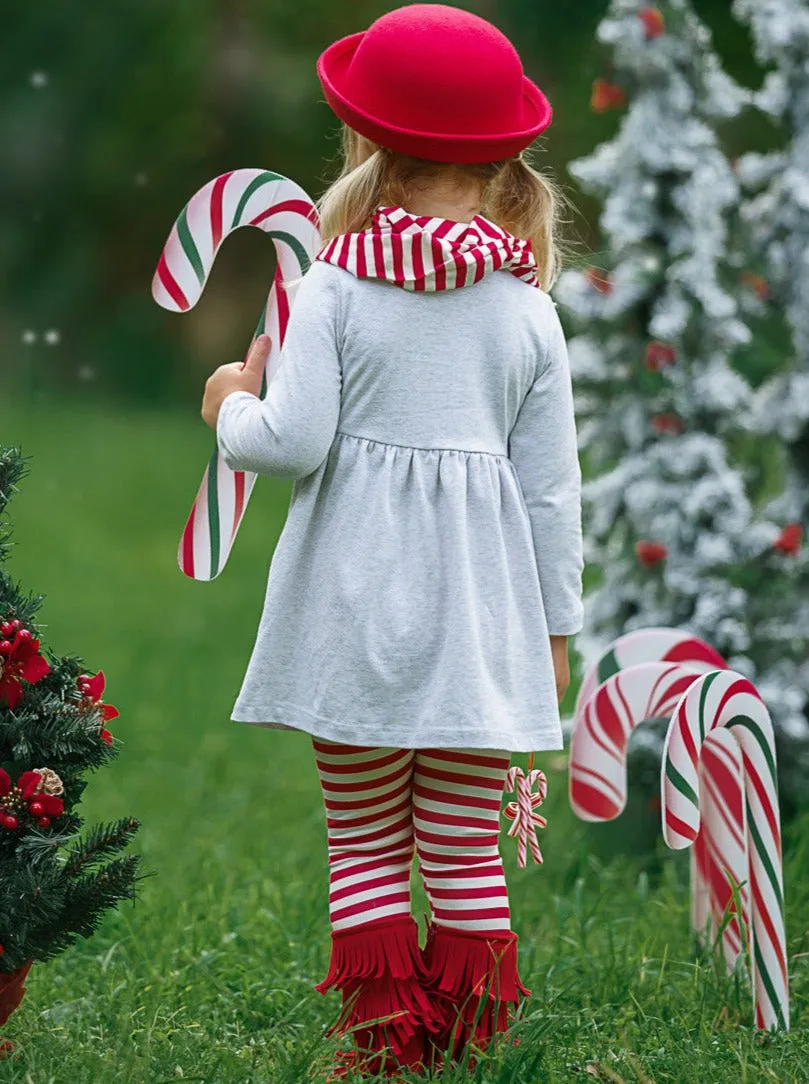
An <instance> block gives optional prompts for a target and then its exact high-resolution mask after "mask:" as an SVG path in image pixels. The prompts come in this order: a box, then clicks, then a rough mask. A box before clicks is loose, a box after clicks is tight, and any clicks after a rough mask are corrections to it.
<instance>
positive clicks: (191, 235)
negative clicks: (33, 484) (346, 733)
mask: <svg viewBox="0 0 809 1084" xmlns="http://www.w3.org/2000/svg"><path fill="white" fill-rule="evenodd" d="M241 226H255V227H257V228H258V229H260V230H263V231H264V233H266V234H267V236H268V237H270V238H271V239H272V241H273V244H274V246H275V254H276V259H277V263H276V269H275V277H274V279H273V283H272V286H271V288H270V292H269V295H268V297H267V302H266V304H265V306H264V310H263V311H262V313H261V316H260V318H259V322H258V327H257V328H256V332H255V335H254V336H253V340H252V341H253V342H255V340H256V339H257V338H258V337H259V335H261V334H262V333H264V332H266V333H267V334H268V335H270V338H271V340H272V344H271V348H270V354H269V357H268V358H267V365H266V370H265V385H266V386H269V384H270V382H271V380H272V378H273V376H274V375H275V372H276V369H277V367H278V360H279V355H280V352H281V347H282V346H283V342H284V337H285V335H286V328H287V322H288V320H289V312H290V306H291V304H292V302H293V300H294V293H293V292H291V291H287V290H286V289H285V285H286V283H287V282H288V281H289V280H290V279H292V278H300V277H301V276H302V275H304V274H305V272H306V271H307V269H308V268H309V265H310V263H311V262H312V260H313V258H314V256H315V254H316V253H317V252H318V251H319V249H320V247H321V244H320V231H319V223H318V217H317V211H316V209H315V205H314V203H313V201H312V199H311V198H310V197H309V196H308V195H307V194H306V192H304V190H303V189H302V188H301V187H300V186H299V185H297V184H295V182H294V181H291V180H289V179H288V178H287V177H282V176H281V174H279V173H272V172H270V171H269V170H264V169H236V170H232V171H231V172H230V173H223V174H222V175H221V176H219V177H216V178H214V180H212V181H210V182H209V183H208V184H206V185H205V187H204V188H201V189H200V190H199V191H198V192H197V193H196V194H195V195H194V196H192V197H191V199H190V200H189V202H188V203H187V204H186V206H185V208H184V209H183V211H182V212H181V214H180V216H179V218H178V219H177V221H176V222H175V223H174V226H173V227H172V229H171V233H170V234H169V238H168V241H167V242H166V244H165V247H164V249H163V252H162V254H161V256H160V261H159V263H158V265H157V270H156V271H155V274H154V278H153V280H152V296H153V297H154V299H155V301H156V302H157V303H158V305H160V306H162V308H164V309H168V310H169V311H171V312H187V311H188V309H190V308H193V306H194V305H195V304H196V303H197V301H198V300H199V298H200V296H201V295H202V291H203V290H204V288H205V284H206V283H207V281H208V276H209V275H210V271H211V268H212V267H213V263H214V259H215V258H216V254H217V252H218V251H219V249H220V247H221V245H222V243H223V241H224V240H225V238H226V237H228V236H229V235H230V234H231V233H232V232H233V231H234V230H236V229H239V227H241ZM251 346H252V343H251ZM248 352H249V351H248ZM245 357H246V355H245ZM255 480H256V475H255V474H252V473H250V472H248V471H232V470H231V469H230V468H229V467H228V466H227V465H226V464H225V462H224V461H223V459H222V457H221V456H220V455H219V449H218V448H214V452H213V455H212V456H211V459H210V462H209V463H208V467H207V469H206V471H205V474H204V475H203V478H202V484H201V486H200V488H199V491H198V493H197V497H196V500H195V501H194V505H193V507H192V509H191V514H190V516H189V517H188V522H187V523H186V525H185V530H184V531H183V535H182V539H181V541H180V548H179V552H178V555H177V559H178V563H179V566H180V568H181V569H182V571H183V572H184V573H185V574H186V576H189V577H191V578H192V579H195V580H212V579H215V577H216V576H218V575H219V573H220V572H221V571H222V569H223V568H224V567H225V564H226V562H227V559H228V556H229V554H230V550H231V547H232V546H233V541H234V539H235V537H236V532H237V531H238V529H239V525H240V524H241V521H242V517H243V515H244V510H245V508H246V507H247V502H248V500H249V499H250V494H251V493H252V490H253V485H254V484H255Z"/></svg>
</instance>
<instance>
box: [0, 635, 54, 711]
mask: <svg viewBox="0 0 809 1084" xmlns="http://www.w3.org/2000/svg"><path fill="white" fill-rule="evenodd" d="M0 635H2V636H3V637H4V639H2V640H0V706H2V704H3V701H5V703H6V705H7V706H8V707H9V708H11V710H12V711H13V710H14V709H15V708H16V707H17V705H18V704H19V702H20V701H21V700H22V697H23V692H24V688H23V684H22V683H23V682H24V681H25V682H27V683H28V684H29V685H35V684H36V683H37V682H38V681H41V680H42V678H44V677H45V675H46V674H47V673H48V672H49V671H50V666H49V665H48V663H47V662H46V661H45V659H44V658H43V657H42V655H40V654H39V640H35V639H34V637H33V635H32V633H31V631H30V630H29V629H24V628H21V627H20V622H19V621H18V620H16V619H15V620H14V621H4V622H3V624H2V626H0ZM10 636H13V637H14V639H13V640H12V639H9V637H10Z"/></svg>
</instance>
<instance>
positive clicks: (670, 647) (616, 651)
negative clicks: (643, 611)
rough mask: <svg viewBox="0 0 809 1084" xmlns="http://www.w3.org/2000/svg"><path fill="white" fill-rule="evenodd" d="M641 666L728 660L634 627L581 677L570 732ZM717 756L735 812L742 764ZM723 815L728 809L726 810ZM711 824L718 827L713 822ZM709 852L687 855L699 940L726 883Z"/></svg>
mask: <svg viewBox="0 0 809 1084" xmlns="http://www.w3.org/2000/svg"><path fill="white" fill-rule="evenodd" d="M646 662H670V663H676V662H678V663H682V664H684V665H686V666H688V668H689V669H691V670H697V671H700V672H707V671H709V670H724V669H726V668H727V662H726V661H725V659H724V658H723V657H722V655H720V654H719V652H717V651H716V649H715V648H714V647H713V646H712V645H711V644H709V643H707V642H706V641H705V640H702V639H700V638H699V637H696V636H694V635H693V634H692V633H690V632H685V631H684V630H682V629H673V628H668V627H666V626H651V627H649V628H645V629H635V630H633V631H632V632H628V633H626V634H625V635H624V636H620V637H619V638H618V639H617V640H615V641H614V643H612V644H610V646H609V647H608V648H607V649H606V651H604V653H603V654H602V655H601V657H600V658H599V659H597V660H596V662H595V663H594V664H593V665H592V666H591V667H589V669H588V670H587V672H586V673H585V676H584V680H583V681H582V684H581V686H580V688H579V693H578V696H577V698H576V706H575V709H574V721H573V729H574V730H575V729H576V728H577V726H578V725H579V724H580V721H581V715H582V712H583V710H584V706H585V704H586V703H587V702H588V701H589V700H590V698H591V697H592V696H593V694H594V693H595V692H596V690H597V689H598V687H599V686H600V685H602V684H603V683H604V682H605V681H606V680H607V679H608V678H610V677H612V675H613V674H616V673H618V672H619V671H621V670H625V669H627V668H629V667H632V666H636V665H638V664H640V663H646ZM638 721H642V720H638ZM716 756H717V757H719V756H723V757H724V760H725V761H728V759H731V760H734V761H737V762H738V763H735V764H734V765H733V767H732V768H729V769H728V770H727V771H726V772H725V773H724V775H723V786H724V787H725V790H726V793H725V795H724V798H723V799H722V804H723V806H724V807H727V806H728V805H729V806H730V807H731V808H732V809H740V808H741V807H742V805H743V802H742V784H741V762H740V757H739V753H738V750H737V749H735V748H732V749H726V750H725V752H724V754H722V753H717V754H716ZM711 767H715V768H716V770H717V771H718V772H721V762H720V761H717V760H716V759H715V758H713V757H711V756H710V755H709V756H708V757H706V759H705V762H704V764H702V765H701V767H700V774H702V773H703V772H704V771H705V770H710V769H711ZM717 794H718V788H717V787H716V786H712V787H710V788H708V789H707V792H706V795H705V800H704V803H703V805H702V808H703V809H704V810H706V811H708V810H709V806H712V805H713V803H714V798H715V797H716V796H717ZM621 808H623V806H622V807H621ZM725 811H727V810H726V809H725ZM619 812H620V810H618V811H617V812H615V813H614V814H613V816H617V815H618V813H619ZM721 816H722V812H721V811H719V810H717V817H719V818H721ZM604 819H611V818H604ZM704 820H705V822H706V823H714V822H715V821H716V818H715V817H714V816H713V815H711V816H707V817H706V818H704ZM716 822H717V823H718V821H716ZM738 835H739V836H741V837H742V838H744V832H743V831H742V829H741V827H739V828H738ZM713 850H714V849H711V851H710V852H709V849H708V847H707V842H706V840H704V839H697V841H696V843H695V844H694V849H693V850H692V852H691V920H692V925H693V929H694V930H695V931H696V933H697V936H698V937H700V938H701V937H702V935H703V933H704V932H705V930H706V927H707V926H708V925H710V929H711V934H712V935H713V934H715V932H716V925H717V922H718V921H720V920H721V918H722V915H723V913H724V907H723V905H722V900H724V899H725V898H726V896H727V882H726V881H723V880H722V877H721V876H719V875H717V870H716V869H715V868H713V865H712V863H711V860H710V858H709V853H713ZM724 853H725V859H726V862H727V865H726V867H725V868H727V869H728V870H729V871H733V870H736V869H737V868H739V863H741V864H742V867H743V868H746V866H745V862H746V859H744V857H743V856H742V855H741V854H740V853H739V851H738V849H735V850H734V849H733V848H730V849H726V850H725V852H724ZM735 931H736V926H735V923H734V924H732V925H731V926H730V927H728V928H727V929H726V930H725V935H724V937H723V941H722V943H723V949H724V952H725V956H726V958H727V960H728V966H729V967H730V968H733V966H734V964H735V957H736V955H738V950H739V947H740V941H739V940H738V939H737V938H736V936H735Z"/></svg>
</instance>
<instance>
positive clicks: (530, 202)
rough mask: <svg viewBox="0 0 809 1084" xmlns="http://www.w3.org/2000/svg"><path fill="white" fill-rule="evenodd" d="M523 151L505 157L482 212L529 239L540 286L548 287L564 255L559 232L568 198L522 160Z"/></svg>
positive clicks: (552, 282) (557, 274) (559, 269)
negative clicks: (514, 155) (513, 155)
mask: <svg viewBox="0 0 809 1084" xmlns="http://www.w3.org/2000/svg"><path fill="white" fill-rule="evenodd" d="M524 153H525V152H523V154H520V155H517V156H516V157H515V158H509V159H507V160H506V162H505V163H504V164H503V166H502V168H501V169H500V170H499V171H498V172H497V173H496V174H495V176H494V178H493V179H492V180H491V181H490V183H489V185H488V187H487V189H486V194H485V197H484V201H483V207H482V209H481V213H482V214H483V215H484V216H485V217H486V218H488V219H490V220H491V221H492V222H496V223H497V225H498V226H501V227H502V228H503V229H504V230H508V231H509V232H510V233H513V234H514V235H515V236H516V237H523V238H525V239H527V240H530V242H531V247H532V248H533V250H534V259H535V260H536V262H537V267H538V270H539V278H540V282H541V283H542V288H543V289H544V290H550V288H551V286H553V284H554V282H556V280H557V278H558V277H559V273H560V272H561V270H562V266H563V263H564V258H565V255H566V250H565V248H564V246H563V244H562V242H561V241H560V239H559V232H560V226H561V223H562V221H563V220H562V217H561V212H562V210H563V209H564V208H566V207H567V206H568V200H567V198H566V197H565V196H564V195H563V193H562V191H561V189H560V188H558V187H557V186H556V184H554V182H553V181H551V180H550V179H549V178H548V177H545V176H544V175H543V174H542V173H540V172H539V170H537V169H535V168H534V167H533V166H532V165H531V164H530V163H529V162H527V161H526V160H525V158H524ZM564 221H566V220H564Z"/></svg>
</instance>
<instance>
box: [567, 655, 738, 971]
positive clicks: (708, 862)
mask: <svg viewBox="0 0 809 1084" xmlns="http://www.w3.org/2000/svg"><path fill="white" fill-rule="evenodd" d="M725 672H727V671H711V673H725ZM704 676H705V675H704V673H702V672H700V671H698V670H695V669H689V668H687V667H685V666H682V665H679V664H677V663H660V662H650V663H640V664H638V665H636V666H630V667H628V668H627V669H626V670H622V671H619V672H618V673H615V674H613V675H612V677H610V678H608V679H607V680H606V681H605V682H604V683H603V684H602V685H600V686H598V687H597V689H596V691H595V693H594V694H593V695H592V696H591V697H590V699H589V700H588V701H587V703H586V704H585V705H584V706H583V708H582V711H581V713H580V715H579V719H578V722H577V725H576V728H575V729H574V731H573V735H572V738H571V747H570V799H571V804H572V806H573V809H574V811H575V812H576V813H577V814H578V815H579V816H580V817H582V819H584V820H591V821H603V820H612V819H613V818H614V817H617V816H618V815H619V814H620V813H621V812H622V810H623V809H624V807H625V805H626V797H627V779H626V748H627V743H628V739H629V735H630V733H631V732H632V730H633V729H634V728H635V727H636V726H638V725H640V724H642V723H643V722H644V721H646V720H649V719H660V718H669V719H673V717H674V716H675V714H676V712H677V710H678V706H679V705H680V704H681V703H682V700H683V697H684V696H685V695H686V694H687V692H688V690H689V689H690V688H691V687H692V686H693V684H694V683H695V682H696V681H697V680H700V679H701V678H702V677H704ZM671 725H672V724H670V726H671ZM697 774H698V784H699V794H700V803H701V807H702V809H703V816H702V822H701V826H700V829H699V832H698V834H696V835H695V838H696V839H697V843H698V848H695V851H694V852H692V865H691V875H692V882H691V885H692V904H691V906H692V912H691V914H692V922H693V924H694V927H695V929H697V930H698V931H700V932H702V931H703V930H704V928H705V926H706V918H708V917H710V918H711V920H712V921H711V926H712V928H713V931H716V928H717V925H718V923H719V922H720V921H721V920H722V919H723V918H726V919H727V921H726V922H725V923H724V925H723V929H722V939H721V943H722V950H723V954H724V958H725V961H726V965H727V968H728V970H732V969H733V968H734V966H735V964H736V961H737V959H738V957H739V955H740V954H741V953H742V952H743V951H744V950H745V948H747V949H748V950H749V949H750V948H751V943H750V942H749V941H746V940H745V934H746V933H747V934H748V935H749V931H750V929H751V925H752V917H753V908H752V901H751V894H750V885H749V880H750V878H749V858H748V850H749V848H748V837H747V830H746V815H745V808H744V803H743V800H742V793H743V791H742V786H743V771H742V763H741V755H740V752H739V749H738V746H737V743H736V741H735V739H734V738H733V736H732V735H731V734H729V733H725V732H722V731H711V732H710V733H709V734H708V735H707V736H706V739H705V742H704V745H703V760H702V763H701V765H700V770H699V772H698V773H697ZM734 892H738V900H739V907H738V908H737V906H736V902H735V899H734ZM709 911H710V915H709ZM737 912H738V913H737Z"/></svg>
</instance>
